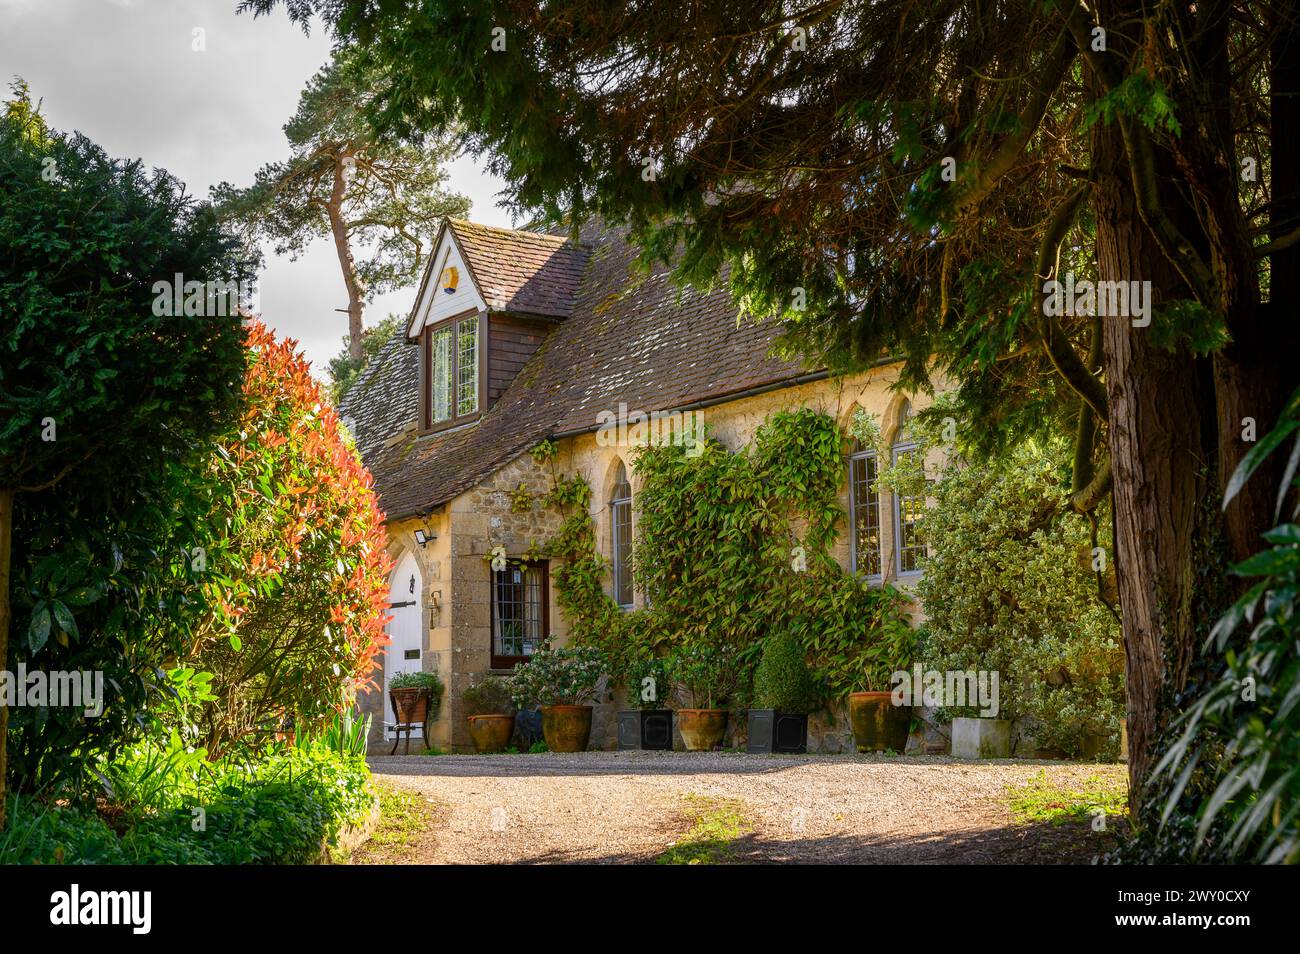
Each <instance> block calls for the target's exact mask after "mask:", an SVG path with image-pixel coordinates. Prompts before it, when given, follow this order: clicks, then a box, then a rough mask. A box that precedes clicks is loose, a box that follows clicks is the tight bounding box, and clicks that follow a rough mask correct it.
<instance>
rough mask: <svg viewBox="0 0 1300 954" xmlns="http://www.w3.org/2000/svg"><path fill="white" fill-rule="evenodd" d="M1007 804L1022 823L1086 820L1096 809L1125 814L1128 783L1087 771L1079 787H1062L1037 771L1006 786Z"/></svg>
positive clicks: (1108, 812)
mask: <svg viewBox="0 0 1300 954" xmlns="http://www.w3.org/2000/svg"><path fill="white" fill-rule="evenodd" d="M1007 804H1008V806H1009V807H1010V808H1011V814H1012V816H1014V818H1015V819H1016V821H1018V822H1023V823H1025V824H1033V823H1037V822H1050V823H1052V824H1054V825H1059V824H1062V823H1063V822H1067V821H1079V820H1087V819H1091V818H1093V817H1095V816H1096V815H1097V814H1098V813H1099V812H1105V814H1106V816H1107V817H1108V818H1122V817H1124V816H1126V815H1127V814H1128V786H1127V785H1126V784H1125V783H1124V781H1123V780H1122V779H1118V778H1103V777H1102V776H1100V775H1090V776H1088V777H1087V778H1086V779H1084V780H1083V786H1082V788H1077V789H1073V788H1063V787H1060V786H1057V785H1054V784H1052V783H1050V782H1049V781H1048V780H1047V772H1046V771H1045V770H1044V771H1040V772H1039V773H1038V774H1037V775H1034V776H1033V777H1031V778H1030V779H1029V780H1028V781H1026V782H1025V783H1024V784H1023V785H1009V786H1007Z"/></svg>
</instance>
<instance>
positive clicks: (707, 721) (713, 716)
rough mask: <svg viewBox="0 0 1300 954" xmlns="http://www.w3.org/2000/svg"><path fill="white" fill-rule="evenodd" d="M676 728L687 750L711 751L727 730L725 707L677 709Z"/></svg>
mask: <svg viewBox="0 0 1300 954" xmlns="http://www.w3.org/2000/svg"><path fill="white" fill-rule="evenodd" d="M677 728H679V729H680V730H681V732H682V741H683V742H685V743H686V751H688V752H711V751H713V749H714V748H716V747H717V746H718V744H719V743H721V742H722V736H723V734H724V733H725V732H726V731H727V710H726V709H678V710H677Z"/></svg>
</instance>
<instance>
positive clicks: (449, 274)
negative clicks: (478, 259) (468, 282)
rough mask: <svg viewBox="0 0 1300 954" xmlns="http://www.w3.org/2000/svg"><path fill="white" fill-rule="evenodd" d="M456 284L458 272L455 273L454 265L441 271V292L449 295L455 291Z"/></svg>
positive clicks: (458, 279)
mask: <svg viewBox="0 0 1300 954" xmlns="http://www.w3.org/2000/svg"><path fill="white" fill-rule="evenodd" d="M458 284H460V272H458V271H456V266H455V265H448V266H447V267H446V268H444V269H443V270H442V290H443V291H445V292H446V293H447V294H448V295H450V294H452V293H453V292H455V291H456V286H457V285H458Z"/></svg>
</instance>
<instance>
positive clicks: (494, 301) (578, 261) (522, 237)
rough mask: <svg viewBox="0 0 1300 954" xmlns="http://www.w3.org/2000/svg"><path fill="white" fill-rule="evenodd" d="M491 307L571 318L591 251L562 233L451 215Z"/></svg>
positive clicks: (516, 312)
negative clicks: (507, 226) (476, 221)
mask: <svg viewBox="0 0 1300 954" xmlns="http://www.w3.org/2000/svg"><path fill="white" fill-rule="evenodd" d="M449 224H450V225H451V230H452V233H453V234H454V235H455V236H456V240H457V241H458V242H459V243H460V248H461V251H462V252H464V254H465V261H466V264H467V265H468V266H469V270H470V272H471V273H472V276H473V278H474V283H475V284H476V285H477V286H478V289H479V292H480V293H481V294H482V295H483V298H484V300H485V301H486V302H487V303H488V307H489V308H492V309H494V310H496V311H508V312H511V313H514V314H524V315H545V316H547V317H550V318H567V317H568V316H569V313H570V312H571V311H572V310H573V295H574V292H575V291H576V290H577V288H578V283H579V282H580V281H581V280H582V271H583V265H584V264H585V263H586V258H587V250H586V248H584V247H583V246H582V245H581V244H575V243H573V242H570V241H567V240H565V238H564V237H563V236H558V235H546V234H543V233H541V232H523V231H518V230H516V229H499V228H493V227H491V226H487V225H476V224H474V223H473V222H466V221H464V220H462V219H451V220H449Z"/></svg>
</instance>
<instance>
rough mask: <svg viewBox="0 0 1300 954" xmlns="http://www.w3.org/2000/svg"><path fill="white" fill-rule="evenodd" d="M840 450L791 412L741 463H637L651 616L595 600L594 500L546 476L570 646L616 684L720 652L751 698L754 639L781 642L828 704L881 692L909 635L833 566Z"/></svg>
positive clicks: (826, 423)
mask: <svg viewBox="0 0 1300 954" xmlns="http://www.w3.org/2000/svg"><path fill="white" fill-rule="evenodd" d="M844 440H845V438H844V435H843V434H842V433H841V432H840V431H839V429H838V428H837V427H836V425H835V421H834V420H833V419H832V418H831V417H830V416H829V415H827V414H824V413H822V412H819V411H815V410H812V409H810V408H801V409H798V410H793V411H780V412H777V413H775V414H773V415H772V416H771V417H769V418H768V420H767V421H766V422H765V423H764V424H763V425H762V426H761V427H760V428H759V429H758V431H757V432H756V433H755V436H754V442H753V443H752V444H751V445H749V446H748V447H745V448H743V449H742V450H740V451H738V452H734V453H733V452H731V451H729V450H728V449H727V448H726V447H724V446H723V445H722V444H720V443H718V442H717V441H716V440H712V439H709V440H707V441H706V442H705V445H704V450H703V453H700V454H698V456H688V455H687V454H686V453H685V449H684V448H682V447H677V446H672V445H667V446H655V447H647V448H644V449H641V450H640V451H638V452H637V454H636V455H635V459H634V461H633V467H634V469H635V471H636V473H637V475H638V476H639V478H640V481H641V490H640V492H639V493H638V496H637V513H638V524H637V539H636V544H635V547H634V550H633V553H634V557H633V560H634V567H635V576H636V581H637V586H638V588H639V589H640V590H641V591H643V592H644V593H646V594H648V595H649V597H650V606H649V607H648V608H646V609H642V610H637V611H633V612H626V611H623V610H620V609H619V607H618V606H617V605H616V604H615V603H614V601H613V600H612V599H611V598H610V597H609V596H607V595H606V594H605V591H604V586H603V583H604V575H605V572H606V569H607V565H606V563H605V561H604V560H603V559H602V558H601V557H600V556H599V554H598V550H597V547H596V538H595V527H594V524H593V522H592V520H591V516H590V504H591V488H590V487H589V486H588V484H587V483H586V481H585V480H583V478H582V477H581V476H565V477H556V478H555V482H554V486H553V489H552V490H551V492H550V493H549V494H548V495H547V496H546V497H545V498H544V500H543V504H544V505H547V506H555V507H558V508H560V509H561V511H562V512H563V513H565V515H566V516H565V519H564V521H563V523H562V525H561V527H560V529H559V531H558V532H557V533H556V534H555V536H554V537H552V539H551V540H550V541H549V543H548V544H547V548H546V549H547V553H548V555H549V556H551V557H553V558H556V559H558V560H560V561H562V563H561V564H560V565H558V566H557V567H556V568H555V569H554V571H553V573H552V578H553V580H554V583H555V587H556V596H557V600H558V602H559V604H560V608H561V609H562V610H563V612H564V614H565V616H566V617H567V618H568V619H569V620H570V622H571V626H572V633H571V635H572V639H573V640H574V642H575V643H580V644H588V645H597V646H599V647H600V648H601V649H602V650H604V651H605V653H606V655H607V656H608V658H609V660H610V664H611V668H612V669H613V671H614V674H615V675H616V676H621V675H623V674H625V673H626V672H627V670H628V668H629V667H631V666H632V665H633V664H634V663H636V662H637V661H638V660H644V659H647V658H650V657H652V656H656V655H663V654H664V653H667V652H671V651H674V650H676V649H680V648H685V649H691V648H697V647H699V648H703V647H710V646H717V645H722V644H728V645H730V646H731V647H733V648H734V649H736V650H737V652H738V653H739V656H740V659H741V661H742V666H743V672H742V684H743V685H745V686H748V685H749V684H750V682H751V678H752V672H753V668H754V667H755V666H756V665H757V662H758V659H759V657H760V655H761V652H762V644H763V640H764V639H765V638H766V637H767V636H768V635H770V634H772V633H774V632H776V631H779V630H785V631H788V632H790V633H792V634H794V636H795V637H796V638H797V639H798V641H799V644H800V645H801V646H802V647H803V650H804V652H805V655H806V657H807V659H808V662H809V663H810V664H811V665H812V666H814V667H815V669H816V670H817V671H818V673H819V675H820V677H821V682H822V685H823V687H824V689H825V691H826V693H827V696H828V698H834V697H837V696H840V695H842V694H844V693H846V692H849V691H853V690H857V689H886V688H888V687H889V675H890V673H892V672H893V671H895V670H896V669H899V668H905V667H906V666H907V664H908V663H909V660H910V656H911V650H912V645H913V631H912V629H911V627H910V626H909V625H908V623H907V620H906V617H905V615H904V608H905V600H904V598H903V596H902V595H901V594H900V593H899V592H898V591H896V590H895V589H893V588H892V587H872V586H868V585H867V584H866V583H865V582H864V581H862V580H861V579H858V578H856V577H854V576H852V575H851V574H849V573H847V572H845V571H844V570H843V569H842V568H841V567H840V566H839V564H838V563H836V562H835V559H834V557H833V556H832V555H831V552H830V550H831V547H832V545H833V544H834V541H835V538H836V533H837V530H839V529H840V528H841V527H842V525H843V523H844V512H843V509H842V508H841V507H840V506H839V502H838V491H839V488H840V486H841V484H842V483H843V481H844V479H845V467H844ZM553 455H554V450H553V449H546V450H544V451H543V453H542V454H541V455H540V456H539V455H538V454H535V456H538V459H539V460H542V459H549V458H551V457H553Z"/></svg>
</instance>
